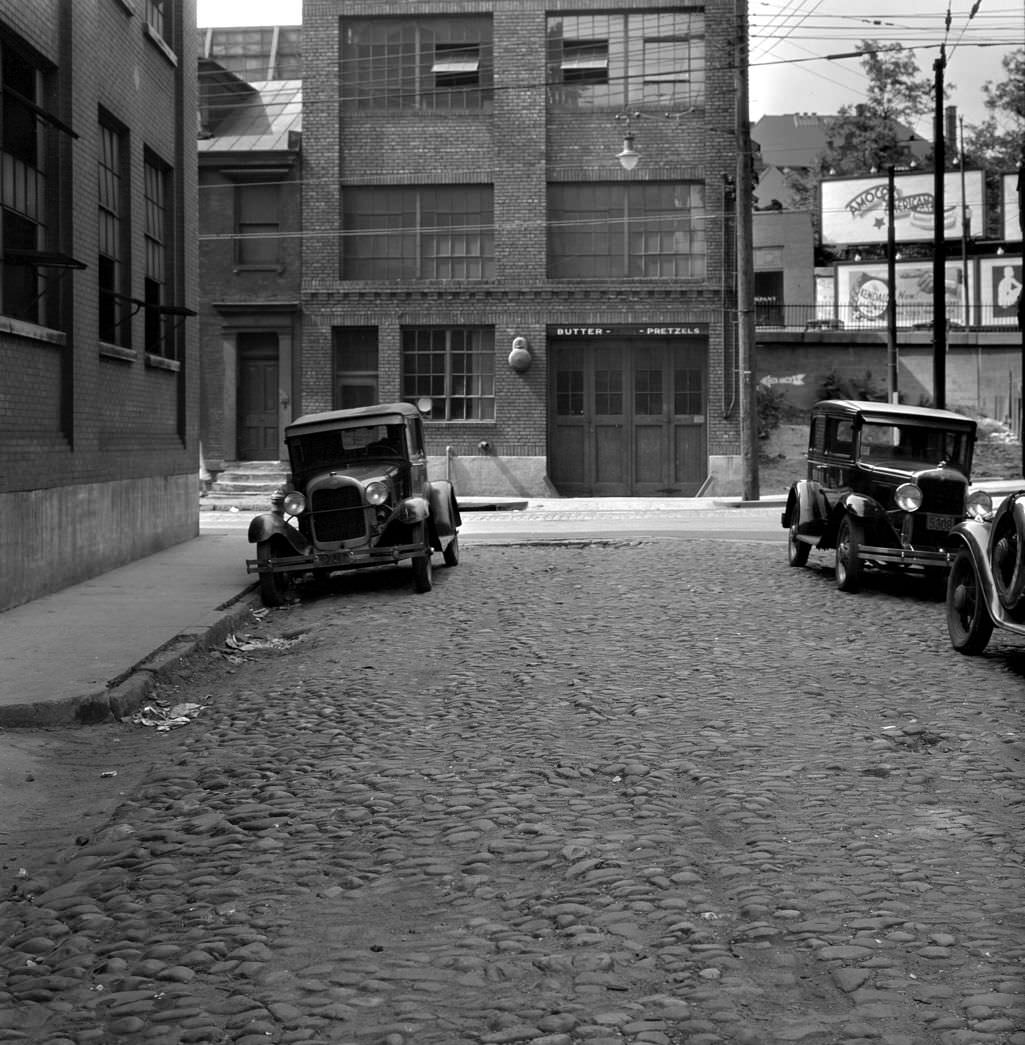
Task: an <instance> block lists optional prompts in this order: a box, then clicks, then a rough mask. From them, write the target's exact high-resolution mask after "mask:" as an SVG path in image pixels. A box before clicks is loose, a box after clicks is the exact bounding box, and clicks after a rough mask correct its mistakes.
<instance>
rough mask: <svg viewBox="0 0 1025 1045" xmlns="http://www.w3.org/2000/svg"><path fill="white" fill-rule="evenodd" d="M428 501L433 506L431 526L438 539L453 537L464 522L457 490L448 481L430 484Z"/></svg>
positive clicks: (440, 480)
mask: <svg viewBox="0 0 1025 1045" xmlns="http://www.w3.org/2000/svg"><path fill="white" fill-rule="evenodd" d="M427 492H428V500H429V502H430V506H431V525H432V526H433V528H434V533H435V535H436V536H437V537H452V536H454V534H455V532H456V530H457V529H458V527H459V524H460V522H461V521H462V520H461V519H460V517H459V505H458V504H457V502H456V494H455V490H454V489H453V487H452V484H451V483H450V482H449V481H448V480H446V479H439V480H436V481H435V482H431V483H428V489H427Z"/></svg>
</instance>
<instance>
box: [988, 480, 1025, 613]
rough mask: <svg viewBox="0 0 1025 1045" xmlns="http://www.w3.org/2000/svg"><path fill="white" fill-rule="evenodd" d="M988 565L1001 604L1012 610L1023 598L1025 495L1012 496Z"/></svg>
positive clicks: (999, 523)
mask: <svg viewBox="0 0 1025 1045" xmlns="http://www.w3.org/2000/svg"><path fill="white" fill-rule="evenodd" d="M990 565H991V566H992V568H993V580H994V582H995V584H996V589H997V596H998V597H999V599H1000V604H1001V605H1002V606H1003V607H1004V609H1007V610H1013V609H1014V608H1015V607H1016V606H1017V605H1018V603H1019V602H1020V601H1021V600H1022V597H1023V596H1025V496H1023V494H1022V493H1016V494H1012V495H1011V496H1010V497H1009V498H1008V499H1007V504H1006V505H1005V507H1004V510H1003V511H1002V512H1000V518H999V519H998V520H997V522H996V525H995V528H994V531H993V536H992V539H991V541H990Z"/></svg>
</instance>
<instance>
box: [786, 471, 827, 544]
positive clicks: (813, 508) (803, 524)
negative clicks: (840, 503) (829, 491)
mask: <svg viewBox="0 0 1025 1045" xmlns="http://www.w3.org/2000/svg"><path fill="white" fill-rule="evenodd" d="M828 520H829V502H828V501H827V500H826V495H825V492H824V491H823V489H822V487H821V485H820V484H819V483H817V482H814V481H813V480H811V479H801V480H799V481H798V482H796V483H794V485H793V486H791V487H790V492H789V493H788V494H787V506H786V510H785V511H784V512H783V525H784V526H785V527H790V526H791V525H793V524H794V523H795V522H796V523H797V532H798V533H803V534H821V533H822V531H823V530H824V529H825V527H826V523H827V522H828Z"/></svg>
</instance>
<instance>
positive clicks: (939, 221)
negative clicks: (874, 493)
mask: <svg viewBox="0 0 1025 1045" xmlns="http://www.w3.org/2000/svg"><path fill="white" fill-rule="evenodd" d="M946 65H947V51H946V45H945V44H941V45H940V56H939V58H937V59H936V61H935V62H933V71H934V72H935V74H936V99H935V104H936V109H935V119H934V120H933V124H934V133H933V139H934V140H933V168H934V169H933V193H932V195H933V200H932V205H933V244H932V398H933V406H935V407H936V408H937V409H938V410H942V409H944V407H945V406H946V405H947V300H946V298H947V295H946V290H947V287H946V283H947V265H946V261H947V241H946V236H945V230H944V228H943V175H944V173H945V167H946V152H947V149H946V142H945V136H944V131H943V70H944V69H945V68H946Z"/></svg>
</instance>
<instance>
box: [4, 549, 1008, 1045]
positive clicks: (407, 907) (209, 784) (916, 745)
mask: <svg viewBox="0 0 1025 1045" xmlns="http://www.w3.org/2000/svg"><path fill="white" fill-rule="evenodd" d="M437 561H438V562H439V564H440V556H439V557H438V560H437ZM824 561H825V560H824V559H823V562H824ZM248 636H249V638H250V639H251V640H252V642H251V645H252V646H253V647H254V648H251V649H248V650H246V649H241V650H235V651H231V650H228V651H220V652H218V653H212V654H209V655H207V656H206V657H204V659H203V660H202V662H200V663H197V664H195V665H193V666H192V670H191V671H188V672H186V673H183V675H182V677H181V678H180V679H179V680H177V681H176V683H175V684H173V685H172V684H171V683H168V684H167V685H166V686H165V687H164V689H163V691H162V696H163V698H164V699H165V700H168V701H170V702H174V703H177V702H188V701H193V702H198V703H202V704H203V705H205V707H204V710H203V711H202V712H201V713H200V714H199V715H198V716H197V717H196V718H195V719H194V720H193V721H192V722H190V723H189V724H188V725H185V726H182V727H181V728H180V729H178V730H177V731H175V732H174V734H173V735H172V738H163V739H162V741H161V743H160V744H156V743H155V744H154V752H156V753H159V754H160V757H162V758H164V761H163V762H162V763H160V764H156V765H154V768H153V769H152V771H150V772H148V773H147V774H146V776H145V779H144V780H143V781H142V783H141V785H140V786H139V787H137V788H136V789H134V790H133V791H132V792H131V793H130V794H128V795H126V796H125V801H124V802H123V803H122V804H121V806H120V807H119V808H118V810H117V812H116V814H115V816H114V817H113V819H112V820H111V821H110V822H109V823H106V822H105V823H103V824H102V825H98V826H97V827H96V828H95V829H93V830H92V831H91V833H90V834H89V835H88V836H87V837H82V838H79V839H78V840H77V842H76V841H75V840H73V839H70V838H69V840H68V846H67V848H66V849H65V850H64V851H62V852H60V853H54V854H53V859H52V860H51V861H49V862H48V863H46V864H44V865H43V866H42V867H40V868H37V869H33V871H32V873H31V874H30V875H29V876H28V877H27V878H23V879H19V880H17V881H16V882H13V883H12V882H11V881H9V880H8V881H5V882H4V887H5V890H9V891H7V892H6V893H5V897H4V900H3V901H2V902H0V970H2V976H0V1039H2V1040H3V1041H4V1042H5V1043H16V1042H39V1043H45V1045H91V1043H95V1045H114V1043H131V1045H134V1043H139V1045H178V1043H183V1045H184V1043H198V1045H214V1043H218V1045H219V1043H228V1042H230V1043H237V1045H256V1043H267V1042H273V1043H294V1045H299V1043H309V1045H312V1043H319V1045H350V1043H351V1045H485V1043H486V1045H499V1043H530V1045H633V1043H649V1045H670V1043H671V1045H777V1043H779V1045H782V1043H790V1042H800V1043H804V1045H990V1043H992V1045H1025V866H1023V865H1025V841H1023V838H1022V813H1023V809H1025V779H1023V775H1022V769H1023V757H1025V736H1023V717H1022V710H1023V703H1025V646H1023V645H1022V644H1021V643H1020V642H1018V641H1017V640H1013V639H1012V638H1010V637H1008V636H1006V635H1004V636H1001V634H999V633H998V634H997V635H995V636H994V639H993V641H992V643H991V645H990V647H989V649H988V651H987V654H986V655H985V656H983V657H979V658H966V657H962V656H959V655H958V654H956V653H955V652H954V651H953V650H952V649H951V648H950V644H949V641H948V638H947V633H946V628H945V625H944V620H943V606H942V603H940V602H937V601H935V600H933V599H930V598H929V596H928V595H927V593H926V591H925V590H924V586H923V587H922V589H919V588H917V587H915V586H914V585H911V584H909V585H908V586H907V588H906V589H905V590H904V592H903V593H901V591H900V590H899V589H898V587H896V586H895V584H894V583H893V582H892V581H891V582H889V583H888V582H887V580H886V579H883V580H879V581H877V582H873V581H870V582H867V583H866V588H865V591H864V592H863V593H862V594H859V595H857V596H847V595H843V594H841V593H839V592H837V590H836V588H835V585H834V583H833V578H832V571H831V570H829V569H825V568H818V567H816V566H813V568H810V569H803V570H794V569H789V568H788V567H787V566H786V563H785V552H784V541H783V538H782V536H780V537H779V539H778V540H777V541H775V542H765V541H756V540H751V541H743V540H741V541H718V540H652V541H623V542H608V543H602V542H599V543H594V544H584V543H581V544H573V543H568V544H566V545H565V546H554V545H546V546H544V547H534V548H531V547H528V546H515V547H498V546H487V545H484V546H480V547H474V548H473V549H472V550H471V549H464V554H463V561H462V563H461V565H459V566H458V568H456V569H443V568H441V567H440V565H439V566H438V567H437V568H436V569H435V573H434V590H433V591H432V592H431V593H429V594H426V595H414V594H413V593H412V588H411V580H410V574H409V571H408V569H399V570H393V571H380V572H373V573H366V574H361V575H350V576H348V577H346V578H343V579H341V580H339V581H338V582H337V583H336V584H335V585H334V587H333V589H332V590H331V591H321V592H319V593H315V594H313V595H311V596H310V597H308V598H306V599H304V601H303V602H302V603H300V604H298V605H295V606H291V607H288V608H286V609H282V610H276V611H272V612H270V613H269V614H267V615H266V616H265V617H263V619H262V620H256V619H255V618H254V621H253V626H252V628H251V629H250V630H249V632H248ZM272 640H281V641H272ZM244 645H245V643H243V646H244ZM93 728H97V729H109V730H112V731H113V730H125V729H133V730H136V731H138V730H139V729H141V728H142V727H137V726H136V727H132V726H127V725H125V726H118V727H110V726H107V727H93ZM167 752H170V757H166V753H167ZM155 757H157V756H156V755H155Z"/></svg>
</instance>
